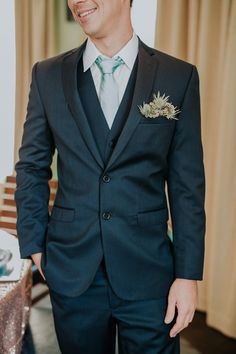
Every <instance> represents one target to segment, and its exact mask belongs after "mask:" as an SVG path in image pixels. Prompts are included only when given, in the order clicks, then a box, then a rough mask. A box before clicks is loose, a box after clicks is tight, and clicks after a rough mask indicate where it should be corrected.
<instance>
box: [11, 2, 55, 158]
mask: <svg viewBox="0 0 236 354" xmlns="http://www.w3.org/2000/svg"><path fill="white" fill-rule="evenodd" d="M55 12H56V1H55V0H36V1H34V0H33V1H32V0H20V1H19V0H15V19H16V63H17V64H16V119H15V161H17V159H18V149H19V147H20V144H21V137H22V131H23V123H24V120H25V115H26V106H27V101H28V92H29V84H30V81H31V68H32V65H33V64H34V63H35V62H36V61H38V60H42V59H44V58H46V57H50V56H53V55H54V54H55V47H56V38H55Z"/></svg>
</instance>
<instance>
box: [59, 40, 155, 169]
mask: <svg viewBox="0 0 236 354" xmlns="http://www.w3.org/2000/svg"><path fill="white" fill-rule="evenodd" d="M85 45H86V41H85V42H84V43H83V44H82V45H81V47H80V48H79V49H76V50H74V51H73V52H70V53H69V54H68V55H67V56H65V58H64V60H63V63H62V82H63V88H64V94H65V97H66V100H67V103H68V106H69V109H70V111H71V113H72V116H73V118H74V119H75V122H76V124H77V126H78V128H79V130H80V133H81V135H82V137H83V138H84V141H85V143H86V145H87V147H88V149H89V150H90V152H91V154H92V155H93V156H94V158H95V160H96V161H97V163H98V164H99V165H100V166H101V167H102V169H104V168H105V167H106V168H109V167H111V165H113V164H114V162H115V160H116V159H117V158H118V156H119V155H120V153H121V152H122V151H123V149H124V148H125V146H126V144H127V143H128V141H129V139H130V138H131V136H132V134H133V133H134V131H135V129H136V128H137V126H138V124H139V120H140V119H141V114H140V112H139V109H138V106H139V105H141V104H142V103H143V102H144V101H146V102H147V101H148V100H149V98H150V95H151V93H152V87H153V83H154V80H155V77H156V72H157V68H158V64H159V63H158V61H157V59H156V57H155V58H154V53H153V52H152V51H151V50H150V49H147V47H146V45H145V44H144V43H143V42H142V41H141V40H140V39H139V53H138V70H137V78H136V83H135V88H134V94H133V100H132V105H131V109H130V112H129V115H128V118H127V120H126V122H125V125H124V127H123V129H122V131H121V134H120V136H119V138H118V141H117V143H116V145H115V147H114V150H113V152H112V153H111V155H110V158H109V160H108V162H107V165H106V166H104V162H103V160H102V158H101V156H100V153H99V151H98V148H97V146H96V143H95V140H94V137H93V135H92V132H91V129H90V127H89V123H88V120H87V117H86V115H85V112H84V110H83V107H82V103H81V100H80V97H79V93H78V86H77V64H78V62H79V60H80V58H81V56H82V53H83V50H84V48H85Z"/></svg>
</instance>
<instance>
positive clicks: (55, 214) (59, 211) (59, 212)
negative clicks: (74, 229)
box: [51, 205, 75, 222]
mask: <svg viewBox="0 0 236 354" xmlns="http://www.w3.org/2000/svg"><path fill="white" fill-rule="evenodd" d="M74 217H75V210H74V209H71V208H63V207H59V206H56V205H54V206H53V208H52V213H51V219H54V220H58V221H65V222H70V221H73V220H74Z"/></svg>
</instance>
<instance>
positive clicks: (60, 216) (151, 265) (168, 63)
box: [15, 40, 205, 300]
mask: <svg viewBox="0 0 236 354" xmlns="http://www.w3.org/2000/svg"><path fill="white" fill-rule="evenodd" d="M84 47H85V43H84V44H83V45H82V46H81V47H79V48H77V49H74V50H72V51H69V52H66V53H63V54H61V55H59V56H56V57H53V58H50V59H47V60H44V61H41V62H38V63H36V64H35V65H34V66H33V70H32V82H31V89H30V95H29V103H28V110H27V117H26V122H25V125H24V133H23V140H22V146H21V148H20V151H19V156H20V158H19V161H18V162H17V164H16V173H17V190H16V194H15V199H16V203H17V212H18V220H17V231H18V236H19V242H20V252H21V256H22V258H26V257H30V255H31V254H33V253H36V252H42V253H43V256H42V261H41V264H42V269H43V272H44V274H45V276H46V280H47V283H48V285H49V287H51V288H52V289H53V290H54V291H57V292H59V293H62V294H65V295H68V296H76V295H79V294H81V293H83V292H84V291H85V290H86V289H87V288H88V286H89V284H90V283H91V281H92V279H93V277H94V275H95V273H96V270H97V268H98V265H99V263H100V261H101V259H102V256H103V255H104V258H105V263H106V267H107V272H108V277H109V280H110V283H111V285H112V287H113V289H114V291H115V292H116V293H117V294H118V295H119V296H120V297H122V298H125V299H130V300H133V299H148V298H149V299H150V298H157V297H161V296H166V295H167V294H168V290H169V287H170V285H171V283H172V282H173V280H174V279H175V278H176V277H178V278H187V279H197V280H201V279H202V274H203V259H204V235H205V211H204V196H205V177H204V165H203V150H202V142H201V120H200V99H199V79H198V73H197V70H196V67H195V66H193V65H191V64H189V63H186V62H184V61H181V60H178V59H176V58H174V57H171V56H169V55H167V54H164V53H162V52H160V51H157V50H155V49H152V48H150V47H148V46H146V45H145V44H144V43H143V42H142V41H141V40H139V53H138V69H137V77H136V83H135V88H134V94H133V100H132V104H131V109H130V112H129V115H128V117H127V120H126V122H125V124H124V127H123V129H122V132H121V134H120V136H119V139H118V141H117V143H116V145H115V147H114V149H113V151H112V153H111V155H110V157H109V159H108V162H107V163H105V164H104V161H103V160H102V158H101V156H100V154H99V150H98V148H97V146H96V144H95V141H94V138H93V135H92V133H91V129H90V127H89V124H88V120H87V118H86V114H85V111H84V110H83V107H82V104H81V100H80V96H79V93H78V89H77V80H78V78H77V74H76V72H77V64H78V61H79V59H80V58H81V55H82V53H83V50H84ZM158 91H160V93H161V94H164V93H165V94H166V95H168V96H169V101H171V102H172V103H173V104H174V105H175V106H177V107H178V108H179V109H180V110H181V112H180V114H179V115H178V120H168V119H167V118H166V117H163V116H162V117H158V118H155V119H150V118H149V119H148V118H146V117H144V116H143V115H142V114H141V113H140V111H139V108H138V106H139V105H141V104H142V103H143V102H150V101H151V100H152V98H153V94H154V93H157V92H158ZM94 114H96V111H95V112H94ZM55 148H56V149H57V151H58V163H57V169H58V190H57V193H56V199H55V204H54V207H53V209H52V213H51V215H49V213H48V199H49V187H48V180H49V179H50V178H51V176H52V173H51V168H50V165H51V162H52V156H53V153H54V150H55ZM104 176H105V177H104ZM166 192H168V198H167V193H166ZM167 199H169V210H170V213H171V219H172V226H173V242H172V241H171V240H170V238H169V237H168V236H167V221H168V217H169V212H168V203H167Z"/></svg>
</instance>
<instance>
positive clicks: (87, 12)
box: [77, 7, 97, 18]
mask: <svg viewBox="0 0 236 354" xmlns="http://www.w3.org/2000/svg"><path fill="white" fill-rule="evenodd" d="M96 10H97V8H96V7H95V8H94V9H90V10H84V11H78V12H77V15H78V17H79V18H85V17H87V16H89V15H91V14H93V13H94V12H95V11H96Z"/></svg>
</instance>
